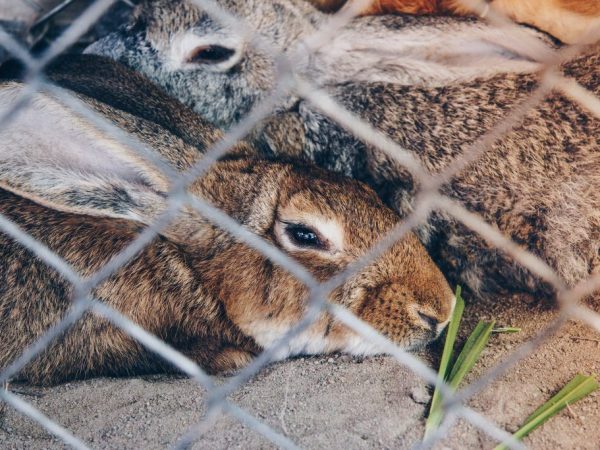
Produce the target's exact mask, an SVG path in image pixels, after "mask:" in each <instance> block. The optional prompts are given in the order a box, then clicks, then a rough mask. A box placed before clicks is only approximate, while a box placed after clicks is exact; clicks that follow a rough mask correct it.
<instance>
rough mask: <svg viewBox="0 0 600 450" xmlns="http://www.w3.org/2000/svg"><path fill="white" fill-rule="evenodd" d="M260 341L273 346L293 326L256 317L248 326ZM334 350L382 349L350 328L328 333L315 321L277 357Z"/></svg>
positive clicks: (377, 351)
mask: <svg viewBox="0 0 600 450" xmlns="http://www.w3.org/2000/svg"><path fill="white" fill-rule="evenodd" d="M245 328H246V331H247V332H248V334H250V335H251V336H252V337H253V338H254V340H255V341H256V343H257V344H259V345H260V346H261V347H263V348H269V347H271V346H272V345H274V344H275V343H276V342H278V341H279V340H280V339H281V338H282V337H283V336H284V335H285V333H286V332H288V331H289V329H290V328H291V326H285V325H276V324H274V323H273V322H267V321H255V322H253V323H251V324H249V325H247V326H246V327H245ZM332 352H344V353H349V354H351V355H356V356H367V355H376V354H380V353H381V349H380V348H379V347H377V346H376V345H374V344H372V343H371V342H369V341H367V340H365V339H364V338H362V337H361V336H358V335H356V334H354V333H353V332H351V331H348V332H347V333H346V335H345V336H344V337H343V338H340V336H339V334H338V335H336V336H335V337H331V336H325V332H324V329H323V326H322V325H318V324H317V325H313V326H311V327H309V328H308V329H307V330H305V331H303V332H302V333H300V334H298V335H296V336H295V337H294V338H292V339H290V340H289V341H288V342H286V344H285V346H284V347H283V348H281V350H280V351H279V352H277V353H276V355H275V359H276V360H283V359H286V358H289V357H291V356H297V355H320V354H325V353H332Z"/></svg>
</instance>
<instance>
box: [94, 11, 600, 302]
mask: <svg viewBox="0 0 600 450" xmlns="http://www.w3.org/2000/svg"><path fill="white" fill-rule="evenodd" d="M220 4H221V5H222V6H223V7H226V8H230V9H231V10H232V11H233V12H234V13H236V14H238V15H240V16H241V18H242V19H244V20H246V21H247V22H249V23H250V24H251V25H252V26H254V27H255V28H257V30H258V32H260V33H261V35H262V36H263V37H264V38H266V39H267V40H271V41H272V43H273V44H276V45H279V44H281V46H282V47H283V48H286V49H287V48H294V46H295V44H294V43H296V45H297V43H298V38H299V37H302V36H304V33H303V32H301V30H303V29H304V28H303V27H306V23H310V22H311V21H315V20H317V19H315V15H314V12H313V11H312V10H311V9H310V7H309V6H306V5H305V6H304V8H305V9H304V11H305V12H306V15H305V16H304V17H302V16H299V15H298V8H299V7H300V6H301V5H302V4H303V2H299V3H298V2H292V1H285V0H278V1H276V2H270V1H269V2H267V1H265V0H253V1H249V2H247V1H243V2H242V1H241V0H240V1H235V0H222V1H221V2H220ZM277 5H278V6H277ZM291 6H295V8H292V7H291ZM317 17H320V16H317ZM275 18H276V19H275ZM318 20H321V19H318ZM353 27H354V28H353ZM365 29H367V30H373V31H372V35H373V36H377V35H380V34H381V33H383V34H386V35H390V36H393V37H394V38H393V39H396V40H397V41H398V42H402V41H403V39H404V38H407V39H408V40H409V41H410V42H412V44H411V45H414V46H415V47H414V49H413V51H414V52H416V53H418V52H419V49H421V50H427V49H428V48H429V46H430V44H432V47H434V48H438V47H439V48H443V49H444V51H448V50H447V46H445V45H443V44H442V45H440V39H442V38H445V39H448V40H450V41H451V40H452V39H455V38H456V36H457V35H458V36H461V35H463V34H464V35H465V36H468V35H469V30H470V29H471V30H472V32H473V33H474V35H477V33H479V32H480V31H481V30H482V29H483V30H484V31H485V30H489V36H491V37H492V42H495V38H493V37H494V30H493V29H491V28H486V26H485V25H482V24H481V23H477V22H465V21H464V20H463V19H455V18H451V17H439V18H438V17H411V16H394V17H374V18H361V19H358V20H357V21H356V22H353V23H352V24H351V25H350V26H349V28H348V30H346V31H344V32H342V33H340V34H343V33H349V34H352V33H354V34H355V39H356V40H358V39H360V38H361V37H362V36H363V35H364V34H365ZM440 29H443V30H444V33H441V34H440V33H439V30H440ZM452 30H454V31H452ZM182 33H183V34H185V33H193V34H195V35H196V36H197V39H198V40H199V41H203V40H206V41H210V42H211V45H213V46H219V42H220V41H219V39H220V38H219V36H221V37H227V36H230V34H231V31H229V30H228V28H227V27H221V26H219V25H217V24H216V23H215V22H214V21H213V20H211V19H210V18H209V17H208V16H207V15H206V14H205V13H204V12H202V11H200V10H198V9H196V8H195V7H193V6H190V5H189V4H188V3H185V2H183V3H182V2H180V1H169V2H168V1H155V2H149V3H147V4H145V6H143V7H141V8H140V10H139V11H138V13H137V16H136V17H135V18H134V19H133V21H132V24H131V26H130V27H129V28H127V29H124V30H123V31H122V33H120V34H115V35H112V36H110V37H108V38H106V40H105V41H99V42H98V43H96V44H95V45H94V46H93V48H92V49H91V51H98V52H100V53H106V54H111V50H112V49H113V48H116V49H118V51H117V52H112V56H114V57H117V59H118V60H119V61H121V62H124V63H125V64H127V65H129V66H130V67H132V68H134V69H136V70H139V71H141V72H143V73H145V74H146V75H148V76H149V77H151V78H152V79H154V80H155V81H157V82H158V83H159V84H161V85H162V86H163V87H165V89H166V90H167V91H168V92H169V93H170V94H171V95H173V96H175V97H177V98H179V99H180V100H182V101H184V102H186V103H187V104H189V105H191V106H193V108H194V110H195V111H196V112H198V113H199V114H201V115H202V116H204V117H207V118H210V119H211V120H214V121H215V122H217V123H220V124H222V125H224V126H226V127H228V126H230V125H231V124H232V123H234V122H235V121H236V120H237V119H239V118H240V117H242V116H243V115H244V113H245V112H247V111H249V110H250V109H251V108H252V107H253V106H254V105H255V104H256V103H257V102H258V101H259V100H260V99H261V98H263V97H265V96H266V95H267V93H268V92H269V91H270V88H271V87H272V86H273V80H272V78H269V76H271V74H270V72H268V70H266V69H265V67H269V63H268V62H266V60H265V57H262V58H259V57H257V56H256V53H255V52H254V51H253V50H250V49H244V52H245V53H244V52H243V53H242V54H241V55H240V54H237V56H236V62H235V64H234V65H233V66H232V67H228V69H227V70H226V71H221V70H220V69H219V67H220V66H219V64H226V62H224V61H221V62H219V64H217V65H214V64H211V62H210V61H207V60H206V59H202V58H201V57H199V58H196V59H193V60H190V63H189V64H188V65H187V66H186V67H182V68H178V69H176V68H171V69H167V68H166V66H165V63H164V62H165V61H166V60H167V59H168V57H169V56H168V55H169V48H168V45H167V46H166V47H165V45H166V43H167V42H170V38H171V37H174V36H178V35H180V34H182ZM415 33H416V34H419V35H421V41H420V42H416V41H415V42H413V40H412V38H411V36H413V35H415ZM486 33H487V32H485V33H484V34H483V36H484V37H482V38H481V39H480V40H477V39H476V40H475V42H480V43H481V42H485V41H486V38H485V36H487V34H486ZM366 34H367V35H368V33H366ZM428 36H429V37H431V39H427V37H428ZM223 42H225V41H223ZM227 42H229V41H227ZM380 42H384V41H380ZM334 43H335V40H334ZM107 44H110V45H108V46H107ZM223 45H224V46H225V47H226V46H227V45H228V44H226V43H224V44H223ZM380 45H381V49H383V50H385V49H387V48H388V46H387V44H380ZM327 48H328V47H327V45H324V46H323V48H322V49H320V50H319V51H320V52H325V53H323V54H326V52H327V51H329V50H327ZM334 48H335V45H334ZM355 52H356V50H352V49H347V50H346V51H345V52H341V53H340V55H339V56H338V59H337V60H336V59H335V58H334V59H332V61H336V64H337V65H339V67H341V69H340V72H337V71H336V70H335V67H334V65H331V66H327V64H326V63H323V67H326V68H327V71H329V72H328V75H327V77H326V78H320V80H321V82H323V83H324V89H325V90H326V91H327V92H328V93H329V94H330V95H331V96H332V97H333V98H334V99H336V100H337V101H338V102H339V103H340V104H342V106H344V107H345V108H347V109H348V110H350V111H351V112H353V113H354V114H355V115H357V116H359V117H361V118H362V119H364V120H366V121H367V122H369V123H371V124H372V125H373V126H375V127H376V128H378V129H379V130H381V131H382V132H384V133H385V134H387V135H389V136H390V137H391V138H392V139H393V140H395V141H396V142H398V143H399V144H400V145H401V146H402V147H403V148H404V149H406V150H408V151H410V152H412V153H413V154H414V155H415V156H417V157H418V158H419V159H420V160H421V162H422V163H423V165H424V166H425V168H426V169H427V170H429V171H430V172H431V173H432V174H435V173H438V172H440V171H442V170H443V169H444V168H446V167H448V165H449V164H451V163H452V162H453V161H455V160H456V159H457V158H459V157H460V156H461V155H462V153H463V152H464V151H465V149H467V148H469V147H470V146H471V145H473V144H474V143H475V142H476V141H477V140H478V138H480V137H481V136H482V135H484V134H485V133H486V132H487V131H489V130H490V129H491V128H492V127H493V126H494V125H495V124H496V123H498V122H500V121H501V120H503V119H505V118H506V117H507V116H509V115H510V114H511V112H512V111H513V109H514V108H516V107H518V106H519V105H520V104H521V103H522V102H524V101H526V100H527V99H528V98H529V97H530V95H531V93H532V92H533V90H534V89H535V88H536V87H537V86H538V77H537V75H536V74H533V73H527V71H526V70H525V71H520V70H517V71H516V73H508V72H510V71H506V70H504V72H505V73H499V74H496V75H493V76H489V73H488V72H487V64H485V63H484V62H482V63H481V66H482V67H481V70H482V72H481V75H482V76H481V77H480V78H477V79H474V80H470V79H465V77H464V74H462V75H463V76H461V77H457V78H456V79H455V80H454V81H453V82H451V83H445V84H444V83H440V82H439V81H440V80H435V79H433V80H431V79H430V80H427V81H426V82H424V83H423V82H418V81H419V80H418V79H417V80H415V79H413V78H412V77H411V74H410V72H407V71H404V70H403V68H402V67H400V66H398V65H397V66H396V70H397V71H398V73H400V75H401V76H402V77H405V81H408V82H415V81H417V84H416V85H414V84H413V85H402V84H398V83H396V82H393V81H394V80H393V78H394V77H393V76H389V77H388V78H387V79H383V78H382V77H380V76H379V75H375V76H373V75H372V74H371V73H370V72H369V71H365V72H364V73H363V72H361V73H358V74H357V75H356V79H353V76H352V75H351V74H350V73H346V72H344V69H343V67H344V65H343V61H345V60H352V59H353V58H355V56H356V55H355ZM195 54H197V52H196V53H195ZM499 55H500V54H496V56H499ZM200 56H201V55H200ZM393 60H394V61H396V63H397V64H402V61H403V60H402V58H400V57H398V56H395V57H394V58H393ZM316 61H319V60H318V58H317V59H316ZM339 61H342V62H341V63H339V64H338V62H339ZM507 61H509V62H510V61H513V60H512V59H511V58H510V57H509V56H508V55H507ZM513 62H514V61H513ZM442 65H443V64H442ZM500 69H502V65H500ZM562 69H563V70H564V71H565V72H566V74H567V75H568V76H571V77H574V78H575V79H576V80H577V81H578V82H580V83H581V84H582V85H583V86H584V87H586V88H587V89H589V90H590V91H591V92H592V93H595V94H596V95H599V94H600V51H599V48H598V46H595V47H590V48H588V51H587V53H586V54H585V55H583V56H580V57H579V58H577V59H575V60H574V61H572V62H569V63H567V64H565V65H564V67H563V68H562ZM501 71H502V70H501ZM417 73H418V71H417ZM417 78H418V77H417ZM466 78H468V77H466ZM443 79H445V80H446V81H447V78H443ZM440 84H441V85H440ZM289 104H290V105H291V106H290V107H289V108H288V109H286V108H285V107H283V108H282V110H280V111H278V112H277V113H276V114H274V116H273V118H272V119H271V120H270V121H268V122H267V123H265V124H264V125H263V127H262V128H260V129H258V130H257V131H256V133H255V143H256V145H257V146H258V147H259V148H260V149H261V150H262V151H263V152H265V153H267V154H269V155H281V154H283V153H285V154H293V155H295V156H303V157H304V158H306V159H308V160H312V161H315V162H317V163H318V164H319V165H321V166H323V167H326V168H328V169H331V170H335V171H339V172H343V173H345V174H347V175H351V176H354V177H356V178H359V179H362V180H364V181H367V182H369V183H371V184H372V185H373V186H374V187H375V188H376V189H377V190H378V191H379V193H380V195H382V196H383V197H384V198H385V199H386V201H388V202H389V203H390V204H391V205H393V207H394V208H395V209H396V210H397V211H398V212H399V213H400V215H401V216H405V215H407V214H408V213H410V211H411V210H412V208H413V200H414V196H415V193H416V192H417V188H418V186H416V185H415V182H414V180H413V179H412V178H411V176H410V174H409V173H408V172H407V171H406V170H404V169H403V168H402V167H401V166H399V165H398V164H397V163H396V162H395V161H394V160H393V159H392V158H390V157H388V156H386V154H385V153H383V152H382V151H379V150H377V149H375V148H373V147H371V146H367V145H365V144H364V143H363V142H361V141H360V140H358V139H357V138H355V137H354V136H353V135H352V133H350V132H348V131H346V130H345V129H343V128H342V127H341V126H339V125H337V124H336V122H335V121H334V120H331V119H329V118H328V117H325V116H324V115H323V114H321V113H319V112H318V111H317V109H316V108H315V107H314V106H313V105H311V104H310V102H308V101H304V100H302V99H295V98H294V99H290V102H289ZM599 140H600V121H599V120H598V119H597V118H595V117H594V116H593V115H592V114H590V113H588V112H587V111H586V110H585V109H583V108H582V107H581V106H579V105H578V104H577V103H575V102H573V101H571V100H569V99H567V98H565V97H564V96H561V95H559V94H558V93H554V92H553V93H551V94H550V95H548V97H547V98H546V99H545V100H544V101H543V102H541V103H540V105H539V106H538V107H537V108H534V109H532V110H531V111H530V112H529V113H528V114H526V116H525V117H524V119H523V120H522V121H521V123H519V124H517V126H516V127H515V128H514V129H513V130H511V131H509V132H507V133H505V134H504V135H503V136H502V137H501V138H499V139H497V140H496V142H494V143H493V144H492V145H490V148H489V149H488V150H487V151H486V152H485V153H484V155H483V156H482V157H481V158H480V159H479V160H478V161H476V162H474V163H472V164H470V166H469V167H468V168H467V169H465V170H464V171H463V173H461V174H459V175H458V176H456V177H454V179H453V180H452V181H451V182H450V183H448V184H447V185H446V186H445V187H444V193H445V194H447V195H449V196H451V197H453V198H454V199H457V200H459V201H461V202H462V203H463V204H464V205H465V206H466V207H467V208H468V209H470V210H471V211H474V212H477V213H478V214H480V215H481V216H482V217H483V219H485V220H486V221H487V222H488V223H491V224H493V225H495V226H497V227H498V228H499V229H500V230H501V231H502V232H503V233H504V234H505V235H507V236H509V237H510V238H512V239H513V240H514V241H516V242H517V243H518V244H520V245H522V246H523V247H524V248H526V249H529V250H531V251H532V252H533V253H535V254H537V255H538V256H540V257H541V258H542V259H544V260H545V261H547V262H548V263H549V264H550V265H551V266H552V267H553V268H554V269H555V270H556V271H557V272H558V274H559V275H560V276H561V277H562V278H563V279H564V280H565V282H566V283H567V284H568V285H573V284H574V283H576V282H577V281H579V280H582V279H584V278H586V277H587V276H589V275H590V274H591V273H594V272H596V271H598V267H599V266H600V262H599V259H600V256H599V251H600V250H599V248H600V176H599V175H598V174H599V173H600V143H599ZM282 151H283V153H282ZM418 235H419V238H420V239H421V241H422V242H423V243H424V244H425V245H426V247H427V248H428V250H429V251H430V253H431V254H432V255H433V257H434V260H435V261H436V262H438V264H439V265H440V266H441V268H442V270H443V271H444V272H445V273H446V275H447V276H449V277H450V278H452V279H453V280H457V281H460V282H462V283H465V284H467V285H468V286H469V287H471V288H472V289H473V290H475V291H477V292H479V293H481V294H484V293H498V292H528V293H536V294H544V295H552V293H551V292H549V290H548V288H547V286H546V285H545V283H542V282H540V280H539V279H538V278H537V277H535V276H532V274H531V273H530V272H529V271H527V270H525V269H523V268H522V267H521V266H519V265H518V264H517V263H515V262H514V260H512V259H511V258H509V257H507V256H505V255H504V254H503V253H502V252H500V251H498V250H497V249H496V248H493V247H491V246H489V245H488V244H487V243H486V242H485V241H484V240H483V239H481V238H480V237H478V235H476V234H475V233H473V232H471V231H470V230H468V229H467V228H466V227H464V226H463V225H461V224H460V223H459V222H458V221H456V220H455V219H453V218H452V217H451V216H448V215H446V214H442V213H435V214H433V215H431V216H430V218H429V220H428V223H427V225H426V226H423V227H421V228H420V229H419V230H418Z"/></svg>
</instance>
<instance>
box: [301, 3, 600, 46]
mask: <svg viewBox="0 0 600 450" xmlns="http://www.w3.org/2000/svg"><path fill="white" fill-rule="evenodd" d="M309 1H311V3H313V4H314V5H315V6H317V7H318V8H320V9H322V10H324V11H334V10H336V9H339V8H340V7H341V6H342V5H343V4H344V3H346V1H345V0H309ZM467 3H470V2H468V1H465V2H461V1H460V0H372V1H371V3H370V5H369V6H368V7H367V8H366V9H365V10H364V12H363V14H365V15H368V14H389V13H405V14H460V15H471V14H474V11H473V9H471V8H469V7H468V5H467ZM473 3H476V2H473ZM490 4H491V6H492V7H493V8H495V9H496V10H497V11H499V12H502V13H504V14H506V15H507V16H509V17H510V18H512V19H513V20H515V21H516V22H520V23H526V24H529V25H533V26H535V27H536V28H539V29H540V30H543V31H546V32H547V33H550V34H551V35H553V36H555V37H556V38H558V39H560V40H561V41H563V42H565V43H569V44H571V43H575V42H581V41H583V42H586V41H588V42H589V41H593V40H597V39H598V35H600V1H598V0H492V1H491V2H490ZM592 30H597V33H595V35H596V36H595V37H594V36H591V35H590V36H587V34H588V33H590V32H592Z"/></svg>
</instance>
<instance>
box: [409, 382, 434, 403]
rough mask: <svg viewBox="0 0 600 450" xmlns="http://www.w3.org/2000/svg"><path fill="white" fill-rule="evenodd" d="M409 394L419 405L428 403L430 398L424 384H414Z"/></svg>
mask: <svg viewBox="0 0 600 450" xmlns="http://www.w3.org/2000/svg"><path fill="white" fill-rule="evenodd" d="M409 395H410V398H411V399H412V401H414V402H415V403H418V404H419V405H426V404H427V403H429V400H430V398H431V396H430V395H429V392H427V389H426V388H425V386H415V387H414V388H412V390H411V391H410V394H409Z"/></svg>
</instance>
